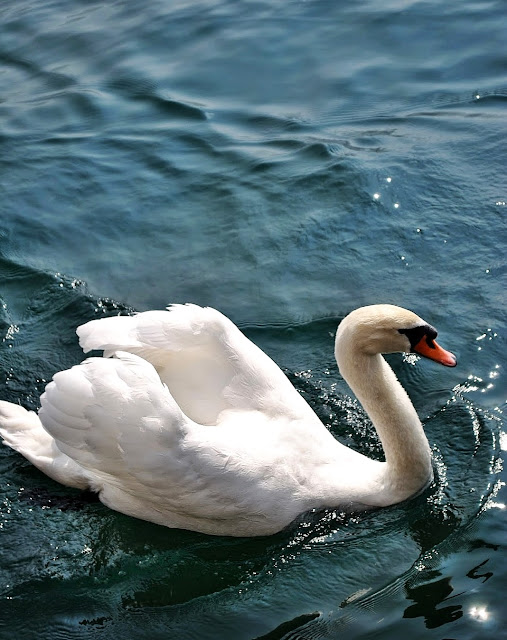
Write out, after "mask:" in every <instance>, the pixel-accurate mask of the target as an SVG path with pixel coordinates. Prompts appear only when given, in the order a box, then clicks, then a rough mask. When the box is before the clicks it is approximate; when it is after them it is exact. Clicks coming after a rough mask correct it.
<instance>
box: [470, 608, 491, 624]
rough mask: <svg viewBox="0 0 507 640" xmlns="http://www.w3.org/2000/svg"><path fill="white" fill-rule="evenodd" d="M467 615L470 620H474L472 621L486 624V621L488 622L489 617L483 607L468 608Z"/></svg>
mask: <svg viewBox="0 0 507 640" xmlns="http://www.w3.org/2000/svg"><path fill="white" fill-rule="evenodd" d="M468 613H469V614H470V616H471V617H472V618H474V620H477V621H478V622H486V620H489V618H490V615H491V614H490V613H489V611H488V610H487V609H486V607H484V606H478V607H477V606H473V607H470V609H469V611H468Z"/></svg>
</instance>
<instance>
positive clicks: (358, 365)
mask: <svg viewBox="0 0 507 640" xmlns="http://www.w3.org/2000/svg"><path fill="white" fill-rule="evenodd" d="M336 357H337V361H338V367H339V369H340V373H341V374H342V376H343V378H344V379H345V380H346V381H347V383H348V384H349V386H350V388H351V389H352V390H353V391H354V393H355V395H356V397H357V399H358V400H359V401H360V402H361V404H362V405H363V407H364V409H365V411H366V412H367V413H368V415H369V417H370V418H371V420H372V422H373V424H374V426H375V428H376V430H377V433H378V435H379V438H380V441H381V443H382V447H383V449H384V455H385V459H386V467H385V474H384V482H385V490H386V491H390V492H393V493H398V494H399V495H400V496H404V497H409V496H410V495H413V494H414V493H416V492H417V491H419V490H421V489H422V488H424V487H425V486H426V485H427V484H428V482H430V481H431V479H432V475H433V474H432V466H431V452H430V448H429V444H428V440H427V438H426V435H425V433H424V430H423V428H422V425H421V422H420V420H419V417H418V415H417V413H416V411H415V409H414V406H413V404H412V402H411V401H410V398H409V397H408V395H407V393H406V391H405V390H404V389H403V387H402V386H401V384H400V383H399V382H398V379H397V378H396V376H395V374H394V372H393V370H392V369H391V367H390V366H389V365H388V364H387V362H386V361H385V360H384V358H383V357H382V356H381V355H380V354H375V355H369V354H366V353H361V352H360V351H358V350H357V349H354V347H353V345H350V344H343V343H341V344H337V346H336ZM404 494H406V495H404ZM401 499H404V498H403V497H401Z"/></svg>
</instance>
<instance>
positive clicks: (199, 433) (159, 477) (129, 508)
mask: <svg viewBox="0 0 507 640" xmlns="http://www.w3.org/2000/svg"><path fill="white" fill-rule="evenodd" d="M41 405H42V406H41V409H40V411H39V417H40V421H41V423H42V425H43V426H44V428H45V429H46V431H47V432H48V433H49V436H47V437H48V438H49V437H50V436H52V438H54V440H52V442H54V443H55V446H56V447H57V448H58V450H59V451H60V452H61V453H62V454H63V455H65V456H68V457H69V458H70V459H71V460H72V463H73V464H75V465H76V468H78V469H79V468H81V469H83V473H82V474H81V475H82V477H84V478H86V480H87V483H88V486H89V487H90V489H92V490H93V491H96V492H98V493H99V497H100V499H101V501H102V502H104V503H105V504H106V505H108V506H109V507H111V508H112V509H116V510H117V511H121V512H123V513H126V514H128V515H132V516H135V517H139V518H143V519H146V520H151V521H153V522H158V523H160V524H163V525H166V526H172V527H182V528H192V529H196V530H199V531H205V532H209V533H216V532H220V531H224V532H228V533H230V532H231V531H235V530H236V524H235V523H237V521H238V519H239V520H240V521H241V519H242V518H249V517H250V516H251V511H252V507H251V502H252V498H251V496H246V495H245V494H247V493H248V491H250V493H252V491H253V490H252V485H253V482H252V478H251V475H252V470H251V469H250V467H249V466H248V465H247V464H246V463H244V462H243V458H247V457H248V456H247V455H246V454H247V453H248V450H249V449H250V448H255V446H257V448H258V449H260V448H259V444H258V442H257V441H256V439H255V438H254V435H253V434H251V436H250V441H252V445H251V447H250V446H248V442H249V440H248V438H247V439H246V441H243V440H242V439H241V438H239V437H238V436H237V437H236V442H235V440H234V437H232V438H229V437H228V436H227V433H224V432H223V430H222V429H220V428H213V427H206V426H202V425H197V424H195V423H192V422H191V421H189V420H188V418H187V417H186V416H184V415H183V414H182V412H181V410H180V409H179V407H178V406H177V404H176V403H175V402H174V400H173V398H172V397H171V395H170V393H169V391H168V389H167V387H165V385H163V384H162V382H161V381H160V379H159V377H158V375H157V373H156V371H155V369H154V368H153V366H152V365H151V364H149V363H148V362H146V361H144V360H142V359H141V358H139V357H138V356H136V355H133V354H130V353H118V354H116V357H114V358H89V359H88V360H86V361H85V362H83V363H82V364H81V365H77V366H75V367H73V368H72V369H70V370H67V371H62V372H60V373H57V374H56V375H55V376H54V378H53V381H52V382H51V383H50V384H49V385H48V386H47V387H46V391H45V393H44V394H43V395H42V397H41ZM233 433H236V434H237V433H238V432H237V430H233ZM238 440H240V441H241V443H240V445H239V451H240V454H241V453H242V455H241V456H240V458H239V459H238V456H237V455H235V454H237V449H238ZM261 453H262V451H261ZM232 459H234V460H235V461H236V462H235V464H233V463H232V462H231V460H232ZM231 466H232V472H229V469H230V467H231ZM44 470H45V469H44ZM254 472H255V469H254ZM253 476H254V479H255V477H256V474H255V473H253ZM57 479H59V480H61V481H64V482H65V479H63V480H62V479H61V478H57ZM264 481H265V479H264V476H262V477H261V484H263V483H264ZM261 498H262V496H261ZM261 502H263V503H264V502H265V500H261ZM254 503H255V504H256V505H257V497H256V496H254ZM258 509H261V507H258ZM275 512H276V513H278V511H276V510H275ZM253 517H254V518H256V517H257V510H254V516H253ZM258 518H259V519H260V521H261V522H262V523H264V521H265V520H266V518H265V516H262V515H259V516H258ZM263 526H265V525H264V524H263Z"/></svg>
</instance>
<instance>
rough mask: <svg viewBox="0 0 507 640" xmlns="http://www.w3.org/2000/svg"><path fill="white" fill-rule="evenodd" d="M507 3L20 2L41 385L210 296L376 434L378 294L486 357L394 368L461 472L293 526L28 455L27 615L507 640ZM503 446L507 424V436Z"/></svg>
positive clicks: (8, 617)
mask: <svg viewBox="0 0 507 640" xmlns="http://www.w3.org/2000/svg"><path fill="white" fill-rule="evenodd" d="M504 15H505V6H504V3H503V2H501V1H471V0H465V1H464V2H460V3H456V4H447V5H445V6H444V5H442V3H439V2H432V1H424V2H423V1H421V2H412V1H403V0H391V1H389V2H386V3H383V4H382V5H379V4H378V3H376V2H371V1H360V2H356V3H354V4H346V3H341V2H328V1H306V2H303V1H301V2H295V1H291V2H285V3H282V2H278V0H274V1H272V2H257V1H252V2H243V1H241V2H231V1H223V2H221V1H218V0H208V1H204V0H203V1H200V2H199V1H198V2H192V3H190V2H185V1H183V0H181V1H178V2H163V1H158V2H156V1H155V2H151V3H149V5H147V6H140V5H139V4H138V3H133V2H129V1H127V0H125V1H123V2H120V1H118V2H109V3H100V2H81V1H79V0H70V1H68V2H65V3H63V2H61V1H60V0H55V1H54V2H46V3H39V4H34V3H31V2H28V1H25V0H20V1H19V2H16V3H9V4H8V5H6V6H4V7H2V8H1V9H0V29H1V32H2V38H1V42H2V44H1V45H0V61H1V63H2V64H1V73H0V86H1V88H2V91H1V95H2V102H1V103H0V118H1V123H2V128H1V134H0V135H1V143H2V150H3V154H2V156H1V159H0V162H1V172H0V184H1V189H2V198H1V199H0V213H1V215H0V298H1V307H0V330H1V335H2V338H3V341H2V343H1V344H0V397H1V398H2V399H7V400H12V401H18V400H19V401H20V402H21V403H22V404H23V405H24V406H27V407H31V408H36V407H37V406H38V398H39V395H40V393H41V392H42V390H43V388H44V386H45V384H46V382H47V381H48V380H50V379H51V376H52V375H53V374H54V373H55V372H56V371H58V370H60V369H62V368H65V367H68V366H71V365H73V364H75V363H76V362H79V361H80V359H81V353H80V350H79V347H78V345H77V339H76V337H75V334H74V330H75V327H76V326H77V325H79V324H80V323H83V322H86V321H88V320H90V319H92V318H95V317H100V316H102V315H109V314H116V313H130V312H133V311H134V310H144V309H148V308H163V307H164V306H165V305H167V304H169V303H172V302H186V301H191V302H195V303H198V304H206V305H211V306H214V307H217V308H219V309H220V310H221V311H223V312H224V313H226V314H227V315H228V316H229V317H231V319H233V320H234V321H235V322H236V323H238V324H239V325H240V326H241V327H242V328H243V330H244V331H245V333H246V334H247V335H248V336H249V337H250V338H251V339H253V340H254V341H255V342H256V343H257V344H259V345H260V346H261V347H262V348H263V349H265V350H266V351H267V352H268V353H269V354H270V355H271V356H272V357H273V358H274V359H275V360H276V361H277V362H278V363H279V364H280V366H282V367H283V368H284V370H285V371H286V372H287V375H288V376H289V377H290V379H291V380H292V381H293V383H294V384H295V385H296V387H297V388H298V389H299V390H300V392H301V393H302V394H303V395H304V396H305V398H306V399H307V400H308V402H309V403H310V404H311V405H312V407H314V409H315V410H316V411H317V412H318V414H319V415H320V416H321V418H322V420H323V422H324V423H325V424H326V425H327V426H328V427H329V428H330V429H331V430H332V432H333V433H334V434H335V435H336V436H337V437H339V438H340V439H342V440H343V441H344V442H346V443H347V444H349V445H350V446H354V447H356V448H358V449H359V450H361V451H362V452H364V453H366V454H368V455H371V456H374V457H379V456H381V451H380V450H379V445H378V441H377V439H376V437H375V435H374V433H372V430H371V427H370V424H369V421H368V419H367V417H366V416H365V415H364V413H363V412H362V411H361V409H360V407H358V406H357V404H356V403H355V401H354V400H353V398H352V397H351V394H350V391H349V390H348V388H347V387H346V385H345V384H344V382H343V381H342V380H341V378H340V376H339V374H338V372H337V371H336V367H335V364H334V360H333V333H334V331H335V328H336V325H337V323H338V322H339V320H340V319H341V318H343V317H344V316H345V315H346V314H347V313H348V312H349V311H350V310H351V309H353V308H355V307H357V306H360V305H363V304H371V303H376V302H390V303H394V304H398V305H402V306H406V307H409V308H411V309H413V310H414V311H416V312H417V313H418V314H419V315H421V316H422V317H424V318H425V319H426V320H428V321H429V322H431V323H432V324H434V325H435V326H436V327H437V328H438V330H439V334H440V340H441V342H442V344H444V345H445V346H446V347H447V348H449V349H451V350H452V351H455V352H456V353H457V355H458V359H459V365H458V367H457V368H456V369H453V370H450V369H444V368H440V367H437V365H435V364H433V363H430V362H422V361H419V362H416V363H415V364H414V363H411V362H404V361H403V358H402V357H401V356H400V357H397V356H395V357H392V358H390V362H391V364H392V366H393V367H394V368H395V370H396V372H397V374H398V375H399V377H400V379H401V381H402V382H403V384H404V386H405V387H406V388H407V390H408V391H409V393H410V395H411V397H412V398H413V401H414V403H415V405H416V408H417V410H418V412H419V414H420V416H421V418H422V419H423V421H424V423H425V429H426V432H427V434H428V439H429V441H430V444H431V446H432V449H433V452H434V460H435V471H436V480H435V483H434V484H433V485H432V486H431V487H429V488H428V490H427V491H426V492H425V493H424V494H422V495H421V496H418V497H417V498H416V499H414V500H413V501H410V502H408V503H406V504H403V505H399V506H396V507H393V508H390V509H386V510H384V511H382V512H376V513H370V514H356V515H354V516H352V517H350V516H349V517H345V516H344V515H343V514H341V513H339V512H335V511H332V510H330V511H329V512H325V513H312V514H305V515H303V516H302V517H301V518H300V519H299V520H298V521H297V522H295V523H294V524H293V525H292V526H291V527H289V528H288V529H287V530H286V531H284V532H281V533H280V534H278V535H276V536H273V537H269V538H263V539H241V540H230V539H226V538H211V537H206V536H202V535H199V534H195V533H191V532H184V531H171V530H168V529H165V528H162V527H157V526H155V525H152V524H149V523H144V522H140V521H137V520H134V519H132V518H128V517H126V516H123V515H121V514H117V513H114V512H112V511H110V510H108V509H106V508H105V507H104V506H102V505H101V504H100V503H98V502H96V501H93V500H91V499H90V497H89V496H86V495H82V494H80V493H79V492H76V491H73V490H71V489H66V488H65V487H61V486H59V485H57V484H56V483H54V482H52V481H51V480H49V479H48V478H46V477H45V476H43V475H42V474H41V473H39V472H38V471H37V470H36V469H34V468H32V467H31V465H30V464H29V463H28V462H26V461H24V460H23V459H22V458H21V457H20V456H19V455H17V454H16V453H14V452H12V451H10V450H8V449H7V448H2V449H0V478H1V505H0V526H1V532H0V534H1V540H2V544H1V545H0V586H1V589H0V593H1V595H0V598H1V604H0V634H2V637H6V638H7V637H9V638H11V637H13V634H14V636H15V637H16V638H41V637H42V638H44V637H48V638H49V637H51V638H58V637H62V638H73V637H79V638H88V637H90V638H91V637H93V638H95V637H97V638H116V637H119V636H123V637H126V638H129V637H139V638H150V639H152V638H168V637H175V638H179V639H184V638H188V639H189V640H190V639H191V640H196V639H199V640H200V639H201V638H202V639H208V638H210V639H221V640H222V639H225V638H231V639H234V640H239V639H252V640H253V639H254V638H265V639H267V638H269V639H270V640H273V639H282V638H285V639H289V638H290V639H291V640H295V639H296V638H298V639H303V638H304V639H305V640H307V639H308V640H309V639H310V638H312V639H314V638H329V639H335V638H341V637H346V638H389V639H390V640H392V639H393V638H398V637H399V638H405V637H407V636H408V635H410V634H412V635H413V636H414V637H425V638H426V637H427V638H438V639H440V640H441V639H443V638H451V637H452V638H458V637H459V638H460V639H467V638H486V637H495V638H499V637H503V635H504V634H505V631H504V629H505V613H504V611H503V610H504V604H503V597H502V594H503V593H504V591H505V588H506V587H507V574H506V570H505V560H506V550H505V538H506V530H507V520H506V516H505V508H504V507H505V505H504V502H505V490H504V489H503V488H502V487H503V484H502V483H503V482H504V481H505V472H504V471H503V457H504V453H503V448H505V447H507V445H506V443H505V441H506V438H505V435H504V424H503V417H504V411H505V402H506V397H507V385H506V377H505V363H504V354H505V348H506V337H507V336H506V329H505V326H506V314H505V309H506V296H505V284H506V282H505V273H506V260H505V248H504V247H505V242H506V239H507V237H506V236H507V234H506V225H505V216H506V212H507V209H506V206H507V205H506V202H507V192H506V181H505V166H506V161H507V151H506V146H505V135H506V125H505V123H506V121H507V120H506V106H507V65H506V63H505V33H504V31H505V30H504ZM502 447H503V448H502Z"/></svg>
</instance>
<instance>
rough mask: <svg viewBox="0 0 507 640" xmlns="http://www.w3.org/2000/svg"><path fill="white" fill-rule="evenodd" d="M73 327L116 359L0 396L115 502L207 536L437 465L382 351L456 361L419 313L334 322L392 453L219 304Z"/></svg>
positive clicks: (40, 455) (410, 484) (61, 458)
mask: <svg viewBox="0 0 507 640" xmlns="http://www.w3.org/2000/svg"><path fill="white" fill-rule="evenodd" d="M77 333H78V335H79V339H80V344H81V346H82V347H83V349H84V351H85V352H88V351H90V350H92V349H102V350H104V356H106V357H104V358H100V357H98V358H96V357H93V358H89V359H88V360H85V361H84V362H83V363H82V364H80V365H77V366H75V367H72V369H69V370H68V371H63V372H60V373H57V374H56V375H55V376H54V378H53V381H52V382H51V383H50V384H48V386H47V387H46V391H45V393H44V394H43V395H42V397H41V405H42V406H41V409H40V411H39V414H38V415H37V414H35V413H33V412H29V411H26V410H25V409H23V408H22V407H20V406H18V405H15V404H11V403H8V402H0V434H1V435H2V437H3V439H4V441H5V443H6V444H8V445H9V446H11V447H12V448H13V449H16V450H17V451H19V452H20V453H22V454H23V455H24V456H25V457H26V458H28V460H30V461H31V462H32V463H33V464H34V465H36V466H37V467H38V468H39V469H41V470H42V471H44V472H45V473H46V474H47V475H48V476H50V477H51V478H53V479H55V480H57V481H59V482H62V483H63V484H66V485H69V486H71V487H77V488H80V489H91V490H92V491H96V492H98V494H99V497H100V499H101V501H102V502H103V503H104V504H106V505H107V506H109V507H111V508H112V509H116V510H117V511H121V512H123V513H126V514H128V515H131V516H135V517H137V518H142V519H145V520H150V521H152V522H156V523H159V524H162V525H165V526H168V527H178V528H184V529H192V530H195V531H200V532H203V533H208V534H219V535H231V536H253V535H267V534H272V533H275V532H277V531H279V530H280V529H282V528H283V527H285V526H286V525H288V524H289V523H290V522H291V521H292V520H293V519H294V518H295V517H296V516H297V515H298V514H301V513H303V512H304V511H307V510H309V509H311V508H319V507H340V508H343V509H358V508H359V509H361V508H368V507H379V506H386V505H389V504H394V503H397V502H400V501H402V500H405V499H406V498H408V497H410V496H411V495H413V494H415V493H417V492H418V491H420V490H421V489H423V488H424V487H425V486H426V485H427V484H428V483H429V482H430V480H431V478H432V466H431V454H430V448H429V445H428V441H427V439H426V437H425V434H424V431H423V428H422V426H421V423H420V421H419V419H418V417H417V414H416V412H415V409H414V407H413V405H412V403H411V402H410V400H409V398H408V396H407V394H406V393H405V391H404V390H403V388H402V386H401V385H400V383H399V382H398V380H397V379H396V377H395V375H394V373H393V371H392V370H391V368H390V367H389V365H388V364H387V363H386V361H385V360H384V358H383V357H382V356H381V355H380V353H387V352H395V351H405V352H406V351H411V350H412V351H415V352H417V353H419V354H421V355H424V356H427V357H430V358H431V359H433V360H436V361H437V362H440V363H442V364H444V365H447V366H451V367H452V366H455V364H456V360H455V358H454V356H453V355H452V354H451V353H449V352H447V351H444V350H443V349H442V348H441V347H439V346H438V345H437V344H436V343H435V341H434V339H435V336H436V331H435V330H434V329H433V328H432V327H431V326H429V325H428V324H427V323H425V322H424V321H423V320H421V318H419V317H418V316H416V315H415V314H414V313H412V312H411V311H407V310H405V309H401V308H399V307H394V306H391V305H374V306H370V307H363V308H360V309H357V310H356V311H353V312H352V313H351V314H350V315H348V316H347V317H346V318H345V319H344V320H343V321H342V323H341V324H340V326H339V328H338V332H337V336H336V348H335V353H336V358H337V361H338V365H339V368H340V371H341V373H342V375H343V377H344V378H345V380H346V381H347V382H348V383H349V385H350V387H351V388H352V389H353V390H354V392H355V394H356V396H357V397H358V399H359V400H360V401H361V403H362V404H363V406H364V408H365V409H366V411H367V412H368V414H369V416H370V417H371V419H372V421H373V423H374V425H375V428H376V429H377V432H378V434H379V437H380V440H381V442H382V446H383V448H384V452H385V459H386V461H385V462H378V461H374V460H370V459H369V458H367V457H365V456H363V455H361V454H359V453H357V452H355V451H353V450H351V449H349V448H347V447H345V446H344V445H342V444H340V443H339V442H338V441H337V440H335V438H334V437H333V436H332V435H331V434H330V433H329V431H328V430H327V429H326V428H325V427H324V425H323V424H322V423H321V422H320V420H319V419H318V418H317V416H316V415H315V413H314V412H313V411H312V409H311V408H310V407H309V406H308V404H307V403H306V402H305V401H304V400H303V398H302V397H301V396H300V395H299V393H298V392H297V391H296V390H295V389H294V387H293V386H292V385H291V383H290V382H289V380H288V379H287V378H286V376H285V375H284V374H283V373H282V371H281V370H280V369H279V368H278V366H277V365H276V364H275V363H274V362H273V361H272V360H271V359H270V358H269V357H268V356H267V355H266V354H265V353H263V352H262V351H261V350H260V349H259V348H258V347H256V346H255V345H254V344H253V343H252V342H250V340H248V339H247V338H246V337H245V336H244V335H243V334H242V333H241V332H240V330H239V329H238V328H237V327H236V326H235V325H234V324H233V323H232V322H231V321H230V320H228V319H227V318H226V317H225V316H223V315H222V314H221V313H219V312H218V311H215V310H214V309H210V308H200V307H197V306H195V305H175V306H173V307H170V308H169V310H168V311H148V312H145V313H140V314H138V315H135V316H133V317H113V318H105V319H101V320H93V321H91V322H88V323H87V324H85V325H83V326H81V327H79V328H78V330H77ZM108 356H113V357H108Z"/></svg>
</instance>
